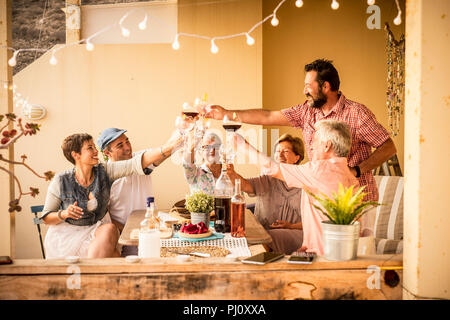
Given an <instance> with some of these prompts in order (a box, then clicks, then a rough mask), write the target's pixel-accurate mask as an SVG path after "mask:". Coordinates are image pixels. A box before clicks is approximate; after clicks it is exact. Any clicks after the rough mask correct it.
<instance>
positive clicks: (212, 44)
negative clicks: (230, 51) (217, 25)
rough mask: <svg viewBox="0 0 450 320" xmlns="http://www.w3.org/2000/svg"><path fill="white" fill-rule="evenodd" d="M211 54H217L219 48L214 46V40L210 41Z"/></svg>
mask: <svg viewBox="0 0 450 320" xmlns="http://www.w3.org/2000/svg"><path fill="white" fill-rule="evenodd" d="M211 52H212V53H214V54H216V53H217V52H219V48H218V47H217V46H216V44H215V43H214V39H212V40H211Z"/></svg>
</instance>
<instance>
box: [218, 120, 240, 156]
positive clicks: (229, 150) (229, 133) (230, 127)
mask: <svg viewBox="0 0 450 320" xmlns="http://www.w3.org/2000/svg"><path fill="white" fill-rule="evenodd" d="M222 126H223V128H224V129H225V133H226V136H225V138H226V142H225V145H226V147H225V152H226V159H227V163H230V162H228V161H231V163H232V162H233V159H234V158H235V157H236V152H235V150H234V147H233V136H234V132H236V131H237V130H239V129H240V128H241V127H242V122H241V120H240V118H239V117H238V115H237V114H236V112H233V115H232V119H231V120H230V119H229V118H228V116H227V115H225V116H224V117H223V123H222Z"/></svg>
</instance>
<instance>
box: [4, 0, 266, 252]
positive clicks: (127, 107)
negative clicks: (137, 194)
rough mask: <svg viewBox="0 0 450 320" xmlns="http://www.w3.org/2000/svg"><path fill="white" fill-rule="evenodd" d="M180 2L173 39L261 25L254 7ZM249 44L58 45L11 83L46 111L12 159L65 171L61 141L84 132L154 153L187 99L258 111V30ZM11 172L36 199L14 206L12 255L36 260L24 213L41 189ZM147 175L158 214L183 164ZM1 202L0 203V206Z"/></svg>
mask: <svg viewBox="0 0 450 320" xmlns="http://www.w3.org/2000/svg"><path fill="white" fill-rule="evenodd" d="M202 3H203V4H202ZM179 4H180V6H179V12H178V19H179V20H178V28H179V32H186V33H196V34H203V35H207V36H214V35H216V36H220V35H227V34H230V33H238V32H241V31H242V30H246V29H249V28H250V27H251V26H252V25H254V24H255V23H257V22H258V21H260V20H261V12H262V8H261V1H259V0H248V1H235V2H222V3H214V4H211V3H210V2H209V1H203V2H202V1H180V2H179ZM118 36H120V35H118ZM254 37H255V40H256V44H255V45H254V46H252V47H250V46H248V45H247V44H246V43H245V38H243V37H242V38H238V39H231V40H226V41H218V42H217V45H218V46H219V48H220V51H219V53H218V54H217V55H213V54H212V53H211V52H210V51H209V48H210V43H209V42H208V41H205V40H200V39H192V38H180V46H181V48H180V50H179V51H174V50H173V49H172V47H171V45H170V44H135V45H131V44H127V45H117V44H115V45H96V46H95V50H94V51H92V52H88V51H86V49H85V46H84V45H79V46H73V47H67V48H65V49H62V50H60V51H59V52H58V53H57V59H58V64H57V65H56V66H51V65H50V64H49V63H48V61H49V59H50V54H49V53H47V54H46V55H44V56H43V57H41V58H40V59H38V60H37V61H36V62H35V63H33V64H32V65H30V66H29V67H27V68H26V69H24V70H23V71H22V72H20V73H19V74H18V75H16V76H15V79H14V81H15V83H16V84H17V87H18V92H20V93H21V94H22V95H24V96H26V97H29V101H30V102H32V103H38V104H42V105H44V106H45V107H46V108H47V111H48V115H47V117H46V118H45V119H43V120H42V121H39V123H41V124H42V129H41V131H40V132H39V134H38V135H36V136H32V137H26V138H25V139H22V140H21V141H20V142H19V143H18V144H17V146H16V156H17V157H19V156H20V155H21V154H23V153H26V154H27V155H28V157H29V164H30V165H32V166H33V168H35V169H36V170H37V171H39V172H44V171H47V170H49V169H52V170H53V171H56V172H59V171H61V170H65V169H68V168H70V167H71V165H70V163H69V162H68V161H67V160H65V158H64V157H63V155H62V152H61V149H60V145H61V142H62V140H63V139H64V137H66V136H68V135H70V134H72V133H76V132H88V133H90V134H92V135H93V136H94V137H95V138H96V137H97V136H98V134H99V133H100V132H101V130H103V129H104V128H107V127H113V126H117V127H119V128H126V129H128V133H127V135H128V136H129V138H130V140H131V142H132V145H133V147H134V149H135V150H139V149H142V148H146V147H159V146H160V145H161V144H162V143H164V142H165V141H166V140H167V139H168V138H169V134H170V132H172V130H173V129H174V124H175V118H176V116H177V115H178V114H179V113H180V111H181V105H182V104H183V102H185V101H190V102H193V101H194V99H195V98H196V97H197V96H201V95H202V94H203V93H204V92H207V93H208V97H209V102H210V103H221V104H224V105H228V106H232V107H236V106H242V105H252V106H256V107H261V105H262V102H261V101H262V98H261V97H262V68H261V65H262V64H261V54H262V43H261V38H262V36H261V29H259V30H257V31H256V32H255V33H254ZM16 112H17V113H19V112H20V110H16ZM215 126H216V127H217V126H218V124H215ZM238 170H239V171H240V172H242V173H243V174H244V175H246V176H253V175H257V174H258V171H257V168H256V167H253V166H249V165H242V166H239V167H238ZM17 172H18V175H19V176H20V177H21V180H22V181H23V185H24V186H25V187H28V186H37V187H39V188H40V190H41V193H40V195H39V196H38V197H37V198H36V199H32V198H30V197H27V198H24V199H23V201H22V204H23V207H24V211H23V212H22V213H20V214H18V215H17V221H16V225H17V236H16V245H17V256H16V257H17V258H38V257H40V247H39V240H38V237H37V231H36V227H35V226H33V225H32V217H31V214H30V212H29V210H28V208H29V206H30V205H36V204H43V203H44V200H45V194H46V190H47V186H48V183H47V182H44V181H41V180H39V179H37V178H35V177H34V176H32V175H31V174H29V173H28V172H25V170H23V169H21V168H18V170H17ZM152 175H153V184H154V189H155V197H156V203H157V206H158V207H159V208H167V207H170V206H171V205H172V204H173V203H174V202H176V201H178V200H180V199H182V198H184V196H185V194H186V192H188V186H187V184H186V182H185V180H184V177H183V170H182V167H181V166H180V165H176V164H174V163H172V162H171V161H170V160H167V162H165V163H164V164H162V165H161V167H160V168H158V169H157V170H155V172H154V173H153V174H152ZM142 201H145V199H142ZM6 205H7V204H5V203H3V202H2V203H1V206H2V207H3V208H4V207H5V206H6ZM44 229H45V228H44ZM44 231H45V230H44ZM44 233H45V232H44Z"/></svg>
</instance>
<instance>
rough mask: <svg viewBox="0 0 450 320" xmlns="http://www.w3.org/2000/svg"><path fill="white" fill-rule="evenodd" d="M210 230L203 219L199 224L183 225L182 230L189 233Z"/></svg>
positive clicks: (200, 232)
mask: <svg viewBox="0 0 450 320" xmlns="http://www.w3.org/2000/svg"><path fill="white" fill-rule="evenodd" d="M208 231H209V228H208V227H207V226H206V224H205V223H204V222H203V221H201V222H199V223H197V224H192V223H189V224H188V225H183V226H182V227H181V230H180V232H182V233H187V234H202V233H207V232H208Z"/></svg>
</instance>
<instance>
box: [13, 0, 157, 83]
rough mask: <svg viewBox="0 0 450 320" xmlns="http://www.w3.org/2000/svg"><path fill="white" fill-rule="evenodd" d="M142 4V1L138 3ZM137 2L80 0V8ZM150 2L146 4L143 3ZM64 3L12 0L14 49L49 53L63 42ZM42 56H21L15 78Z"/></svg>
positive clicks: (30, 53) (44, 0)
mask: <svg viewBox="0 0 450 320" xmlns="http://www.w3.org/2000/svg"><path fill="white" fill-rule="evenodd" d="M141 1H144V0H141ZM141 1H139V0H138V1H136V0H82V2H81V3H82V4H83V5H90V4H107V3H127V2H141ZM146 1H149V0H146ZM65 5H66V2H65V0H13V1H12V29H13V30H12V38H13V48H14V49H27V48H40V49H46V50H48V49H50V48H52V47H53V46H54V45H56V44H59V43H65V42H66V26H65V14H64V12H63V11H62V10H61V8H64V7H65ZM42 54H43V52H21V53H20V55H19V57H18V58H17V65H16V66H15V67H14V74H16V73H17V72H19V71H20V70H22V69H23V68H25V67H26V66H28V65H29V64H30V63H32V62H33V61H34V60H36V59H37V58H39V57H40V56H41V55H42Z"/></svg>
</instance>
